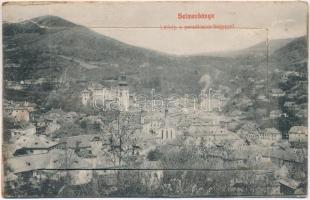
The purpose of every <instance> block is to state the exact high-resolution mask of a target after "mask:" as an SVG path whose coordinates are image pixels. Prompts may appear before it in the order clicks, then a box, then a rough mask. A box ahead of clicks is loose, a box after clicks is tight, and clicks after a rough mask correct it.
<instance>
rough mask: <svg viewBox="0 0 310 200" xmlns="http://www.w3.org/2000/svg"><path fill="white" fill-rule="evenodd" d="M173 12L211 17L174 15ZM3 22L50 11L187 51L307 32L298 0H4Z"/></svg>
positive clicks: (146, 43) (134, 40)
mask: <svg viewBox="0 0 310 200" xmlns="http://www.w3.org/2000/svg"><path fill="white" fill-rule="evenodd" d="M178 13H183V14H185V13H189V14H196V13H207V14H214V19H183V20H180V19H178V18H177V16H178ZM2 14H3V16H2V17H3V21H8V22H20V21H24V20H28V19H31V18H35V17H38V16H42V15H55V16H59V17H62V18H64V19H66V20H69V21H72V22H74V23H76V24H79V25H83V26H86V27H88V28H90V29H92V30H93V31H96V32H98V33H100V34H103V35H106V36H109V37H112V38H115V39H117V40H120V41H122V42H125V43H128V44H132V45H135V46H140V47H144V48H149V49H153V50H156V51H160V52H165V53H170V54H177V55H189V54H203V53H208V52H218V51H233V50H238V49H243V48H246V47H249V46H252V45H255V44H257V43H259V42H262V41H266V40H267V35H268V39H269V40H272V39H281V38H293V37H299V36H303V35H306V34H307V30H308V28H307V23H308V22H307V15H308V10H307V4H306V3H303V2H297V1H295V2H88V3H86V2H71V3H61V2H58V3H56V2H54V3H47V2H45V3H42V2H41V3H21V2H19V3H7V4H5V5H4V7H3V13H2ZM196 24H198V25H213V24H216V25H219V24H226V25H234V29H225V30H218V29H188V30H162V29H161V28H160V27H161V26H163V25H177V26H179V25H182V26H184V25H196ZM267 29H268V34H267Z"/></svg>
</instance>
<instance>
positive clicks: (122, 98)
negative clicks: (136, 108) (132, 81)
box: [81, 76, 129, 111]
mask: <svg viewBox="0 0 310 200" xmlns="http://www.w3.org/2000/svg"><path fill="white" fill-rule="evenodd" d="M81 98H82V104H83V105H92V106H94V107H95V108H103V109H112V108H117V109H120V110H122V111H128V109H129V89H128V84H127V81H126V76H120V78H119V81H118V85H117V86H115V87H110V88H107V87H103V86H98V85H97V86H90V87H88V88H87V89H84V90H83V91H82V92H81Z"/></svg>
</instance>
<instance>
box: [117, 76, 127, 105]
mask: <svg viewBox="0 0 310 200" xmlns="http://www.w3.org/2000/svg"><path fill="white" fill-rule="evenodd" d="M117 96H118V100H119V104H120V107H121V110H123V111H128V109H129V89H128V84H127V79H126V76H125V75H121V76H120V77H119V81H118V94H117Z"/></svg>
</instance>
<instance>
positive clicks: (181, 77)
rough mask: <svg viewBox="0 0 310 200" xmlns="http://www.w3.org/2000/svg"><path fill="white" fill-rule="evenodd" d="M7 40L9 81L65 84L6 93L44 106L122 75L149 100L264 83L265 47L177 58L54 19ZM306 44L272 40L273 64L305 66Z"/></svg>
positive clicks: (18, 27) (12, 26) (7, 28)
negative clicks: (153, 92) (149, 96)
mask: <svg viewBox="0 0 310 200" xmlns="http://www.w3.org/2000/svg"><path fill="white" fill-rule="evenodd" d="M3 34H4V35H3V36H4V37H3V38H4V67H5V70H4V79H5V80H10V81H17V82H20V81H22V80H23V81H24V80H30V81H32V82H36V81H38V80H42V79H43V80H45V81H46V82H56V83H59V84H56V85H53V84H52V85H49V84H47V85H45V84H41V85H36V86H31V87H29V88H27V89H26V90H24V91H14V90H6V91H5V97H7V98H18V97H20V96H22V97H25V96H26V97H27V98H31V99H30V100H34V101H38V99H39V100H40V102H41V103H45V102H46V101H48V100H49V99H50V96H51V91H54V90H56V93H57V94H58V95H60V96H61V97H62V99H65V100H67V99H69V100H71V101H72V102H74V99H76V98H78V96H79V92H80V91H81V90H82V89H84V88H85V87H86V86H87V85H88V84H90V82H95V83H101V84H105V80H111V79H112V80H113V79H114V80H115V79H117V77H118V76H119V75H120V73H122V74H126V75H127V78H128V82H129V85H130V90H131V92H135V93H138V94H150V92H151V89H152V88H155V90H156V92H160V93H161V94H162V95H164V96H165V95H168V94H173V93H174V94H179V95H184V94H186V93H187V94H195V95H198V94H199V93H200V91H201V90H202V89H203V88H205V87H206V85H205V84H204V83H203V82H201V81H200V79H201V78H202V77H203V76H204V75H206V74H207V75H209V77H211V80H210V85H209V86H210V87H213V88H215V89H216V88H218V87H222V86H224V87H228V88H229V89H230V92H229V93H228V94H227V95H228V96H234V92H235V91H236V90H237V89H240V88H243V87H247V86H248V80H249V78H254V79H255V80H256V81H263V80H264V79H265V78H266V62H262V60H263V61H264V60H266V59H265V54H264V44H263V43H261V44H258V45H255V46H253V47H250V48H248V49H245V50H243V51H240V52H239V53H238V54H234V53H231V52H226V53H225V52H223V53H222V54H221V55H218V56H215V55H213V56H211V55H192V56H174V55H169V54H164V53H161V52H156V51H152V50H148V49H144V48H140V47H136V46H132V45H128V44H125V43H122V42H120V41H117V40H115V39H113V38H110V37H106V36H103V35H100V34H98V33H96V32H93V31H92V30H90V29H88V28H86V27H83V26H80V25H76V24H73V23H71V22H69V21H66V20H64V19H62V18H59V17H55V16H43V17H38V18H34V19H32V20H27V21H24V22H20V23H4V24H3ZM304 44H305V39H302V38H298V39H296V40H293V39H283V40H275V41H270V48H271V50H270V54H271V55H270V66H271V67H275V68H279V70H285V69H286V68H287V67H289V66H291V65H289V66H286V64H285V63H288V61H287V59H290V61H289V62H290V63H292V62H294V63H295V64H300V63H302V62H303V64H305V62H304V61H305V60H306V57H305V52H304V51H305V49H306V47H304ZM300 51H301V52H300ZM283 57H284V58H283ZM282 66H286V67H285V69H283V68H281V67H282ZM274 80H275V79H274ZM273 84H274V85H277V84H278V83H277V82H275V83H273ZM54 92H55V91H54ZM12 94H16V95H12ZM37 96H40V98H37ZM20 99H22V98H20ZM40 102H39V103H40ZM37 103H38V102H37Z"/></svg>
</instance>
